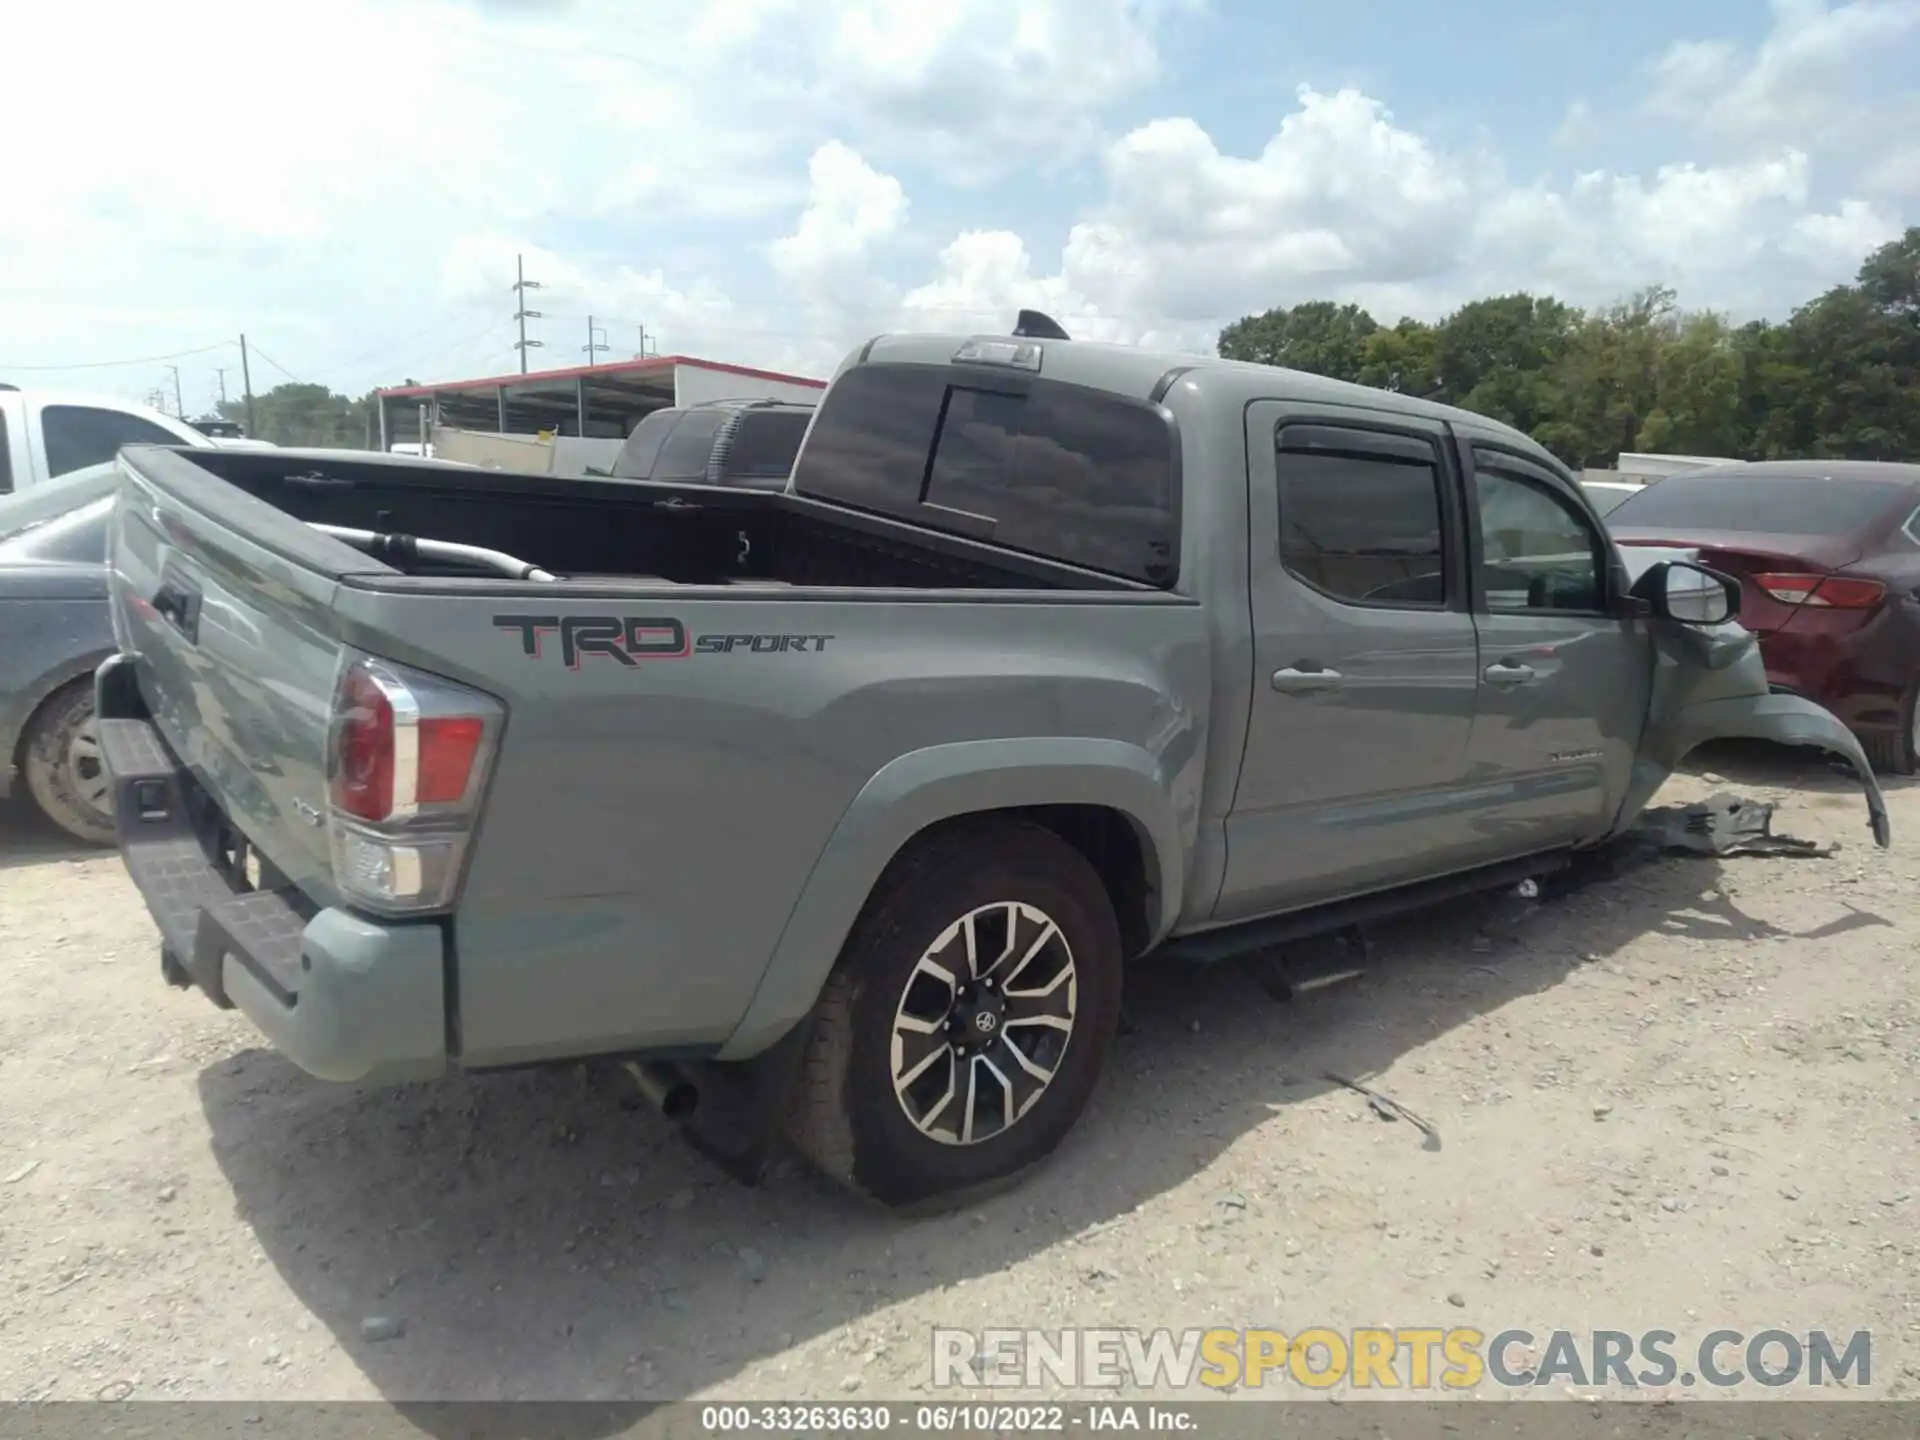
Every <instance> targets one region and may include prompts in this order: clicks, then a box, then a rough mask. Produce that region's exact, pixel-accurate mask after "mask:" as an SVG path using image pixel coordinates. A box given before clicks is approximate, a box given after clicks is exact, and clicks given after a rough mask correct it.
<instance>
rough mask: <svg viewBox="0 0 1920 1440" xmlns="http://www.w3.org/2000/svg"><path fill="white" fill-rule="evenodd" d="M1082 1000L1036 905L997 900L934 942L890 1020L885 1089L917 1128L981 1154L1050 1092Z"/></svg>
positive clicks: (1058, 938) (1064, 954) (1062, 946)
mask: <svg viewBox="0 0 1920 1440" xmlns="http://www.w3.org/2000/svg"><path fill="white" fill-rule="evenodd" d="M1078 1001H1079V977H1078V975H1077V973H1076V972H1075V969H1074V962H1073V950H1072V947H1070V946H1069V945H1068V944H1067V938H1066V936H1065V934H1064V933H1062V931H1061V929H1060V926H1059V925H1058V924H1057V923H1055V921H1054V920H1053V918H1052V917H1051V916H1049V915H1048V914H1046V912H1045V911H1043V910H1041V909H1039V908H1038V907H1037V906H1033V905H1028V904H1025V903H1024V902H1021V901H1015V900H1008V901H1000V902H997V903H994V904H991V905H982V906H979V907H977V908H976V909H973V910H970V911H968V912H967V913H966V914H965V915H963V916H961V917H960V918H959V919H958V920H956V921H954V922H953V923H952V924H951V925H949V926H947V928H946V929H945V930H943V931H941V932H940V935H939V936H938V938H936V939H935V940H934V942H933V944H931V945H929V946H928V947H927V949H926V951H925V952H924V953H923V954H922V955H921V956H920V959H919V962H918V963H917V964H916V965H915V966H914V968H913V971H912V973H911V974H910V975H909V976H908V979H907V983H906V986H905V988H904V991H903V993H902V994H901V996H900V1003H899V1005H898V1006H897V1007H895V1010H894V1017H893V1055H892V1060H893V1071H892V1073H893V1090H894V1095H895V1097H896V1098H897V1099H898V1100H899V1102H900V1108H901V1110H902V1111H903V1112H904V1113H905V1114H906V1117H907V1119H908V1120H909V1121H910V1122H911V1123H912V1124H913V1126H914V1128H915V1129H917V1130H918V1131H920V1133H921V1134H923V1135H925V1136H926V1137H927V1138H928V1139H930V1140H935V1141H938V1142H940V1143H941V1144H946V1145H977V1144H979V1143H981V1142H983V1141H986V1140H991V1139H993V1138H994V1137H996V1136H999V1135H1004V1134H1005V1133H1006V1132H1007V1131H1008V1130H1010V1129H1012V1128H1013V1127H1014V1126H1015V1125H1017V1124H1018V1123H1019V1122H1020V1121H1021V1119H1023V1118H1024V1117H1025V1116H1026V1115H1027V1114H1028V1113H1030V1112H1031V1111H1032V1109H1033V1107H1034V1106H1035V1105H1037V1104H1038V1103H1039V1102H1040V1099H1041V1097H1042V1096H1044V1095H1045V1094H1046V1093H1047V1090H1048V1087H1049V1086H1050V1085H1051V1084H1052V1083H1053V1077H1054V1075H1055V1074H1056V1073H1057V1072H1058V1070H1059V1068H1060V1061H1061V1058H1062V1057H1063V1056H1064V1055H1065V1054H1066V1050H1067V1046H1068V1045H1069V1044H1070V1043H1072V1040H1073V1033H1074V1017H1075V1013H1076V1007H1077V1005H1078Z"/></svg>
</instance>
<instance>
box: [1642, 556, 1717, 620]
mask: <svg viewBox="0 0 1920 1440" xmlns="http://www.w3.org/2000/svg"><path fill="white" fill-rule="evenodd" d="M1633 593H1634V595H1635V596H1636V597H1637V598H1639V599H1642V600H1646V601H1648V602H1649V603H1650V604H1651V606H1652V607H1653V613H1654V616H1655V618H1657V619H1661V620H1672V621H1674V622H1676V623H1677V624H1681V625H1701V626H1711V625H1724V624H1726V623H1727V622H1728V621H1729V620H1733V619H1736V618H1738V616H1739V614H1740V582H1739V581H1738V580H1735V579H1734V578H1733V577H1732V576H1730V575H1722V574H1721V573H1720V572H1719V571H1717V570H1709V569H1707V568H1706V566H1704V565H1694V564H1690V563H1689V562H1687V561H1684V560H1669V561H1664V562H1662V563H1661V564H1658V565H1655V566H1654V567H1653V568H1652V569H1650V570H1648V571H1647V572H1646V574H1644V575H1642V576H1641V577H1640V579H1639V580H1638V582H1636V583H1635V585H1634V587H1633Z"/></svg>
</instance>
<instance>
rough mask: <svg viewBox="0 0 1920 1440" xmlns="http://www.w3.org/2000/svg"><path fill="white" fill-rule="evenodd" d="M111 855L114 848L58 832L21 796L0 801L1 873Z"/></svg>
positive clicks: (59, 830)
mask: <svg viewBox="0 0 1920 1440" xmlns="http://www.w3.org/2000/svg"><path fill="white" fill-rule="evenodd" d="M111 854H113V851H112V850H111V849H107V848H104V847H97V846H93V845H83V844H81V843H80V842H79V841H78V840H75V839H74V838H73V837H72V836H71V835H68V834H67V833H66V832H65V831H64V830H61V829H58V828H57V827H56V826H55V825H54V824H53V822H52V821H50V820H48V819H47V818H46V817H45V816H44V815H42V814H41V813H40V812H39V811H38V810H36V809H35V808H34V807H33V805H32V803H31V802H30V801H28V800H27V799H26V798H25V797H24V796H22V795H20V794H18V793H15V794H14V795H13V796H12V797H11V798H9V799H6V800H0V870H13V869H18V868H20V867H22V866H27V865H56V864H59V863H60V862H62V861H65V860H97V859H99V858H100V857H101V856H102V855H111Z"/></svg>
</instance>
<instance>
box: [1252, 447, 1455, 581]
mask: <svg viewBox="0 0 1920 1440" xmlns="http://www.w3.org/2000/svg"><path fill="white" fill-rule="evenodd" d="M1274 458H1275V470H1276V473H1277V475H1278V477H1279V483H1280V494H1279V497H1278V498H1279V510H1280V563H1281V564H1282V565H1284V566H1285V567H1286V570H1287V573H1288V574H1290V575H1292V576H1293V577H1294V578H1295V579H1297V580H1300V581H1303V582H1304V583H1305V584H1307V585H1310V586H1312V587H1313V588H1314V589H1315V590H1318V591H1319V592H1320V593H1321V594H1323V595H1325V596H1327V597H1328V598H1330V599H1333V600H1340V601H1344V602H1346V603H1347V604H1351V605H1385V606H1392V607H1395V608H1409V609H1432V610H1437V609H1439V608H1440V607H1441V606H1443V605H1444V604H1445V603H1446V598H1447V587H1446V579H1447V576H1446V570H1447V564H1446V552H1447V545H1446V532H1445V529H1444V520H1443V515H1444V507H1443V504H1442V500H1441V489H1440V487H1441V485H1442V484H1443V483H1444V481H1443V475H1442V472H1441V468H1440V456H1439V453H1438V451H1437V450H1436V449H1435V448H1434V445H1433V442H1432V441H1430V440H1425V439H1416V438H1414V437H1411V436H1400V435H1385V434H1381V433H1378V432H1374V431H1363V430H1347V429H1344V428H1342V427H1340V426H1334V425H1287V426H1283V427H1281V429H1280V431H1279V432H1278V435H1277V454H1276V455H1275V457H1274Z"/></svg>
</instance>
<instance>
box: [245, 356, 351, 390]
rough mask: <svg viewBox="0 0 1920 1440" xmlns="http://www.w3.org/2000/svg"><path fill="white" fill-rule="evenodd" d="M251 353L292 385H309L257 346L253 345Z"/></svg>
mask: <svg viewBox="0 0 1920 1440" xmlns="http://www.w3.org/2000/svg"><path fill="white" fill-rule="evenodd" d="M253 353H254V354H256V355H258V356H259V357H260V358H261V359H262V360H264V361H266V362H267V363H268V364H269V365H271V366H273V368H274V369H276V370H278V371H279V372H280V373H281V374H282V375H284V376H286V377H287V378H288V379H289V380H291V381H293V383H294V384H296V385H305V384H308V383H310V382H308V381H305V380H302V379H301V378H300V377H299V376H298V375H296V374H294V373H293V372H292V371H291V370H289V369H287V367H286V366H284V365H282V364H281V363H280V362H279V361H278V360H276V359H274V358H273V356H271V355H269V354H268V353H267V352H266V351H264V350H262V349H261V348H260V347H259V346H258V345H255V346H254V347H253ZM328 388H329V389H331V388H332V387H331V386H329V387H328Z"/></svg>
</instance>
